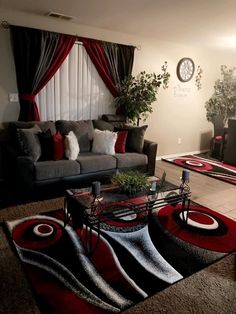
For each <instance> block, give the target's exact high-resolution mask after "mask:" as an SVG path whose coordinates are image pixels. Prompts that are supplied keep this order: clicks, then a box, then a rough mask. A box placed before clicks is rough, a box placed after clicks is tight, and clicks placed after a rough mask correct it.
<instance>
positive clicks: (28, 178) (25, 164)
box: [17, 156, 35, 190]
mask: <svg viewBox="0 0 236 314" xmlns="http://www.w3.org/2000/svg"><path fill="white" fill-rule="evenodd" d="M17 172H18V184H19V186H20V187H22V190H26V189H29V190H32V188H33V186H34V181H35V167H34V161H33V159H32V158H31V157H28V156H18V157H17Z"/></svg>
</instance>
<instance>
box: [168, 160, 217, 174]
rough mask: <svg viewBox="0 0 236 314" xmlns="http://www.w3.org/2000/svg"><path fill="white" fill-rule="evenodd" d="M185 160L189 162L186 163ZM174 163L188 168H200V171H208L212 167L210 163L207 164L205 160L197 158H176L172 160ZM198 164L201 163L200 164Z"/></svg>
mask: <svg viewBox="0 0 236 314" xmlns="http://www.w3.org/2000/svg"><path fill="white" fill-rule="evenodd" d="M187 161H188V162H189V163H187ZM191 162H192V164H193V165H191V164H190V163H191ZM174 163H175V164H177V165H180V166H186V167H188V168H189V169H194V170H199V169H201V171H203V170H206V171H209V170H212V169H213V166H212V165H210V164H208V163H207V162H205V161H203V160H199V159H191V158H189V159H188V158H176V159H175V160H174ZM194 163H196V166H194ZM197 164H199V165H197ZM200 164H202V165H200Z"/></svg>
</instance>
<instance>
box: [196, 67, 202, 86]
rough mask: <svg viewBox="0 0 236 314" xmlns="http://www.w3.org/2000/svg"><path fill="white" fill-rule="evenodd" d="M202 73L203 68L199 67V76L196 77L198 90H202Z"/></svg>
mask: <svg viewBox="0 0 236 314" xmlns="http://www.w3.org/2000/svg"><path fill="white" fill-rule="evenodd" d="M202 73H203V71H202V68H201V67H200V65H199V66H198V67H197V75H196V77H195V85H196V86H197V89H198V90H199V89H201V88H202V83H201V79H202Z"/></svg>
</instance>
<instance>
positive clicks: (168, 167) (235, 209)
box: [156, 160, 236, 221]
mask: <svg viewBox="0 0 236 314" xmlns="http://www.w3.org/2000/svg"><path fill="white" fill-rule="evenodd" d="M163 171H166V173H167V176H166V180H167V181H170V182H171V183H174V184H176V185H179V184H180V177H181V174H182V171H183V168H181V167H178V166H175V165H172V164H170V163H167V162H164V161H161V160H159V161H157V163H156V175H157V176H161V175H162V173H163ZM189 185H190V187H191V193H192V197H191V199H192V200H193V201H195V202H197V203H199V204H201V205H203V206H206V207H209V208H211V209H213V210H215V211H218V212H219V213H222V214H224V215H225V216H227V217H229V218H231V219H233V220H235V221H236V186H234V185H232V184H230V183H227V182H223V181H221V180H217V179H214V178H210V177H208V176H206V175H203V174H199V173H197V172H194V171H190V183H189Z"/></svg>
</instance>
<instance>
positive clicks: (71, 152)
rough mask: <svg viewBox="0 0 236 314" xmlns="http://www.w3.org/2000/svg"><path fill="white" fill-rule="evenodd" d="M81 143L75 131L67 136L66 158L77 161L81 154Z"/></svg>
mask: <svg viewBox="0 0 236 314" xmlns="http://www.w3.org/2000/svg"><path fill="white" fill-rule="evenodd" d="M79 151H80V149H79V143H78V141H77V137H76V136H75V133H74V132H73V131H70V132H69V134H68V135H66V136H65V156H66V158H68V159H69V160H76V158H77V157H78V154H79Z"/></svg>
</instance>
